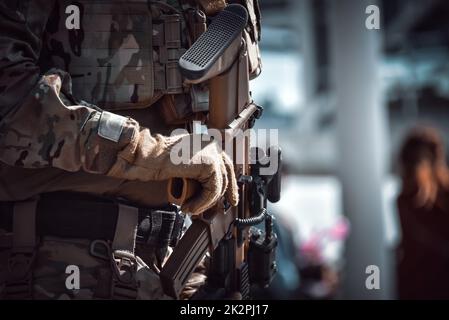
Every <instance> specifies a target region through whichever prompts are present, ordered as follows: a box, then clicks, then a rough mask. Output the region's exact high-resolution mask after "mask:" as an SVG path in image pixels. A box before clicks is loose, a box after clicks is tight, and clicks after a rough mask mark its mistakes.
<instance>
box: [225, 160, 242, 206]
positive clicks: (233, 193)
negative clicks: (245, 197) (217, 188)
mask: <svg viewBox="0 0 449 320" xmlns="http://www.w3.org/2000/svg"><path fill="white" fill-rule="evenodd" d="M223 163H224V165H225V167H226V174H227V177H228V187H227V189H226V193H225V197H226V200H228V202H229V204H230V205H231V206H236V205H237V204H238V203H239V187H238V185H237V179H236V177H235V173H234V165H233V164H232V161H231V159H230V158H229V157H228V155H227V154H223Z"/></svg>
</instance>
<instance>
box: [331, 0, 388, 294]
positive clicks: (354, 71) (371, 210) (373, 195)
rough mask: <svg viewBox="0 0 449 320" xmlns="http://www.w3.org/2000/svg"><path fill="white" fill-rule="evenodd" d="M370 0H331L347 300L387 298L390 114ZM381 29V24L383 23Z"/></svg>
mask: <svg viewBox="0 0 449 320" xmlns="http://www.w3.org/2000/svg"><path fill="white" fill-rule="evenodd" d="M371 4H375V1H373V0H369V1H365V0H357V1H354V0H338V1H329V10H330V21H329V22H330V24H329V32H330V48H331V64H332V68H331V69H332V80H333V89H334V91H335V97H336V103H337V106H336V108H337V109H336V112H337V135H336V138H337V150H338V170H337V171H338V176H339V179H340V181H341V183H342V189H343V207H344V214H346V216H347V217H348V219H349V221H350V223H351V235H350V237H349V239H348V241H347V244H346V249H345V265H344V278H343V296H342V298H345V299H388V298H390V294H389V285H390V283H388V282H389V281H388V279H389V274H390V272H391V270H390V268H389V267H388V263H387V261H386V257H387V255H386V253H387V249H386V244H385V240H384V223H383V215H382V183H383V178H384V174H385V163H386V161H385V160H386V159H385V153H386V150H387V148H386V139H385V137H386V128H387V126H386V124H387V118H386V114H385V110H384V107H383V104H382V97H381V92H380V89H381V88H380V80H379V63H380V54H381V48H380V39H379V38H380V32H381V31H380V30H368V29H366V27H365V20H366V18H367V17H368V15H367V14H366V13H365V9H366V7H367V6H369V5H371ZM381 27H382V26H381ZM369 265H376V266H378V267H379V268H380V279H381V280H380V290H368V289H367V288H366V287H365V281H366V279H367V277H368V274H366V273H365V270H366V268H367V266H369Z"/></svg>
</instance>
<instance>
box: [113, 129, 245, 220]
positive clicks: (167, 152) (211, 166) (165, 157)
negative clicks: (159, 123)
mask: <svg viewBox="0 0 449 320" xmlns="http://www.w3.org/2000/svg"><path fill="white" fill-rule="evenodd" d="M137 132H138V133H137V134H135V136H134V137H133V138H132V140H131V142H130V143H129V144H128V145H127V146H126V147H125V149H123V150H122V151H121V152H119V154H118V155H117V162H116V163H115V164H114V165H113V166H112V168H111V170H110V171H109V172H108V175H109V176H112V177H117V178H121V179H128V180H141V181H149V180H166V179H169V178H189V179H193V180H197V181H199V182H200V183H201V186H202V190H201V192H200V194H198V195H197V196H195V197H194V198H192V199H191V200H189V201H188V202H187V203H185V204H184V205H183V207H182V209H183V211H185V212H189V213H191V214H199V213H201V212H204V211H205V210H207V209H209V208H210V207H212V206H213V205H214V204H215V203H216V202H217V201H218V199H220V198H221V197H223V196H224V197H226V199H227V200H228V202H229V203H230V204H231V205H232V206H236V205H237V203H238V187H237V181H236V178H235V174H234V168H233V164H232V161H231V159H230V158H229V157H228V155H227V154H226V153H225V152H224V151H222V150H221V149H220V148H219V147H218V145H217V143H216V142H209V143H207V144H205V145H204V146H203V148H201V150H199V151H198V152H196V153H191V154H192V156H190V157H188V158H187V161H183V163H181V164H175V163H174V162H173V161H172V159H171V152H172V150H173V148H176V149H175V150H178V148H179V147H180V143H189V145H192V143H191V141H192V138H193V136H192V135H179V136H172V137H165V136H161V135H159V134H157V135H154V136H152V135H151V134H150V131H149V130H148V129H143V130H140V129H139V130H138V131H137ZM183 150H184V149H183Z"/></svg>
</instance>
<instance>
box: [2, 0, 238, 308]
mask: <svg viewBox="0 0 449 320" xmlns="http://www.w3.org/2000/svg"><path fill="white" fill-rule="evenodd" d="M170 2H171V1H166V2H162V1H161V2H153V1H146V0H134V1H118V0H110V1H92V0H89V1H87V0H86V1H85V0H78V1H76V2H74V1H68V0H60V1H55V0H45V1H43V0H29V1H17V0H5V1H2V2H0V16H1V18H0V30H1V33H0V116H1V118H0V119H1V124H0V160H1V162H0V201H4V202H5V203H4V204H2V211H1V216H0V293H1V294H2V296H3V297H4V298H11V297H13V298H30V297H33V298H37V299H64V298H70V299H90V298H106V299H109V298H141V299H159V298H165V296H164V295H163V293H162V290H161V287H160V284H159V280H158V277H157V272H158V266H159V267H160V265H161V261H160V260H161V259H163V258H164V254H165V252H166V246H167V244H168V243H169V242H170V241H171V242H176V240H177V239H175V238H177V237H178V236H179V232H178V234H176V235H173V234H170V232H172V231H170V232H168V233H167V234H165V235H164V236H165V237H166V239H165V240H164V241H165V242H164V241H162V240H160V239H159V240H157V241H156V242H155V243H157V244H161V243H163V245H160V246H159V247H158V245H154V243H152V244H151V246H145V244H142V243H141V244H139V243H137V247H136V250H137V252H136V254H134V247H135V246H136V244H135V238H136V237H137V238H138V237H139V232H141V229H142V230H147V231H148V230H150V229H151V230H152V229H157V230H156V231H157V232H156V233H157V235H159V237H161V234H163V232H161V230H164V228H165V229H170V228H171V229H170V230H172V229H173V228H174V227H173V223H174V222H173V221H175V220H176V221H177V219H178V218H177V215H176V214H175V215H170V214H172V213H173V212H172V211H171V209H167V208H166V206H167V195H166V183H167V179H169V178H173V177H185V178H191V179H194V180H197V181H199V182H200V183H201V185H202V191H201V193H200V194H199V195H198V196H196V197H195V198H193V199H192V200H191V201H189V202H188V203H187V204H186V205H185V206H184V207H183V208H182V210H183V212H188V213H192V214H197V213H200V212H203V211H204V210H206V209H208V208H210V207H211V206H212V205H214V203H215V202H216V201H217V200H218V199H219V198H220V197H222V196H225V197H226V198H227V200H228V202H229V203H230V204H231V205H236V204H237V202H238V188H237V183H236V179H235V176H234V171H233V165H232V162H231V160H230V159H229V157H228V156H227V155H226V154H225V153H224V152H222V151H221V150H220V149H219V148H218V147H217V145H216V144H215V143H209V144H208V145H206V146H204V148H203V149H201V151H200V152H199V153H197V154H194V155H193V156H192V158H191V159H190V160H191V161H189V163H187V164H181V165H175V164H173V163H172V162H171V161H170V151H171V149H172V148H173V147H174V146H175V145H176V144H177V143H178V142H179V141H181V139H182V138H185V136H169V134H170V132H171V130H173V129H174V128H177V127H180V125H179V124H180V123H187V122H188V121H187V120H188V119H194V118H195V117H197V116H201V115H200V113H195V112H194V111H195V110H192V105H193V104H194V103H193V98H192V94H191V92H190V91H189V88H188V87H185V86H183V83H182V78H181V76H180V75H179V72H178V71H177V65H176V62H177V59H178V58H179V57H180V55H182V53H183V51H184V50H185V48H186V47H188V46H189V44H190V43H191V42H192V40H193V38H194V35H193V33H194V32H192V30H193V29H194V28H193V26H192V25H193V24H194V23H196V22H195V21H193V22H192V21H188V20H186V17H189V14H190V16H195V17H200V18H201V17H203V18H204V14H202V12H205V13H206V14H208V15H213V14H215V13H216V12H218V11H220V10H221V9H223V7H224V6H225V1H221V0H209V1H207V0H205V1H198V3H195V1H190V2H189V4H183V5H180V4H178V2H176V4H174V5H173V4H170ZM186 12H188V13H189V14H186ZM77 19H79V20H77ZM202 24H204V21H203V22H201V21H200V22H199V23H198V24H197V26H200V27H201V25H202ZM181 127H182V125H181ZM198 159H201V161H198ZM56 191H70V192H81V193H83V194H90V195H97V196H108V197H113V198H117V199H118V198H123V199H126V200H127V201H129V202H128V203H127V204H126V205H123V204H122V203H121V204H120V203H119V204H117V203H115V202H108V201H106V200H104V199H103V198H96V197H88V198H85V197H83V196H81V197H78V195H69V196H67V195H66V193H64V194H62V195H61V194H59V196H57V197H55V196H51V192H56ZM49 193H50V195H49V196H43V197H42V195H43V194H49ZM37 196H40V197H41V198H39V199H38V200H30V199H35V198H36V197H37ZM86 207H87V209H85V208H86ZM94 207H95V208H99V209H98V210H97V209H94ZM143 207H144V208H146V209H148V208H149V209H148V210H149V211H146V212H147V214H146V215H145V216H144V217H142V214H141V213H142V210H143V209H142V208H143ZM89 208H90V209H89ZM136 208H137V209H136ZM151 208H159V209H157V210H156V209H154V210H153V209H151ZM160 208H164V209H160ZM133 209H135V210H133ZM36 212H37V213H36ZM98 212H99V213H101V214H102V215H101V217H102V218H101V219H100V218H98V217H97V215H96V214H97V213H98ZM108 212H113V213H114V214H111V215H108ZM148 212H149V213H148ZM83 213H84V214H83ZM104 213H105V214H104ZM178 215H179V214H178ZM110 216H112V217H113V221H109V220H108V219H110V218H109V217H110ZM45 217H47V218H45ZM173 217H175V218H173ZM172 218H173V219H172ZM83 219H85V220H83ZM111 219H112V218H111ZM57 221H59V222H57ZM67 221H71V222H70V223H71V225H67V226H66V227H64V228H65V229H64V228H62V227H61V225H60V224H59V225H58V223H66V224H69V222H67ZM148 221H149V222H148ZM166 221H171V223H172V224H171V225H170V226H168V224H167V223H168V222H167V223H166ZM145 222H148V223H147V227H148V226H150V227H148V228H149V229H148V228H147V229H145ZM136 223H138V224H139V229H138V230H137V231H136V230H133V225H135V224H136ZM106 225H108V226H109V229H108V230H103V229H104V228H105V226H106ZM64 226H65V225H64ZM96 227H98V228H99V230H100V231H101V232H104V234H102V235H97V233H96V232H98V230H97V229H98V228H97V229H95V228H96ZM178 227H179V226H178ZM127 228H128V229H127ZM62 229H64V230H62ZM90 229H92V230H90ZM94 229H95V230H94ZM1 230H3V232H2V231H1ZM51 230H56V231H51ZM153 231H154V230H153ZM178 231H179V230H178ZM64 232H65V233H64ZM89 232H91V233H90V234H89V236H85V237H84V236H78V235H81V234H83V235H84V234H87V233H89ZM133 232H134V233H133ZM136 232H137V236H135V235H136ZM127 233H128V235H126V234H127ZM172 233H173V232H172ZM129 234H131V235H133V236H132V237H130V236H129ZM151 236H152V234H150V236H149V237H151ZM105 238H106V239H107V240H110V241H102V240H100V239H105ZM94 239H95V240H94ZM158 241H159V242H158ZM161 241H162V242H161ZM149 242H150V241H149V240H148V241H147V242H146V243H149ZM11 248H12V249H11ZM139 250H140V251H139ZM154 252H156V253H154ZM161 252H162V253H164V254H162V255H161ZM155 255H156V257H157V259H158V262H154V259H155V258H154V256H155ZM68 265H75V266H76V267H78V268H79V270H80V277H81V278H80V279H81V287H79V286H77V282H76V280H73V281H68V280H70V279H68V278H67V276H68V274H65V271H66V267H67V266H68ZM67 281H68V282H69V283H67ZM70 288H74V289H75V290H69V289H70Z"/></svg>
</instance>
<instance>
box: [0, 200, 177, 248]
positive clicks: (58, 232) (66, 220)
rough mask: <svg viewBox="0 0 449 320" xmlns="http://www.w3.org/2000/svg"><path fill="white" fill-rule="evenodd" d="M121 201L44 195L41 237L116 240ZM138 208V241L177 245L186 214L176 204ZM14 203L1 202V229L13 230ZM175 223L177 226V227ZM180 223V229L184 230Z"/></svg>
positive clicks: (38, 226)
mask: <svg viewBox="0 0 449 320" xmlns="http://www.w3.org/2000/svg"><path fill="white" fill-rule="evenodd" d="M120 203H123V204H126V205H128V206H132V204H129V203H125V202H118V201H117V200H115V199H111V198H108V197H100V196H93V195H89V194H80V193H73V192H54V193H47V194H42V195H41V196H40V200H39V202H38V204H37V216H36V233H37V235H38V236H54V237H61V238H82V239H89V240H97V239H102V240H107V241H113V239H114V236H115V230H116V223H117V218H118V212H119V204H120ZM134 207H137V208H138V210H139V217H138V229H137V235H136V240H137V241H138V242H144V243H149V244H151V245H154V246H157V247H159V246H167V245H174V244H176V242H177V240H178V238H179V236H180V231H179V229H180V227H179V225H181V224H182V225H183V223H184V217H183V215H182V213H181V212H180V210H179V207H177V206H167V207H165V208H148V207H141V206H134ZM13 208H14V202H0V228H1V229H5V230H6V231H12V226H13ZM175 225H176V227H175ZM182 225H181V229H182Z"/></svg>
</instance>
